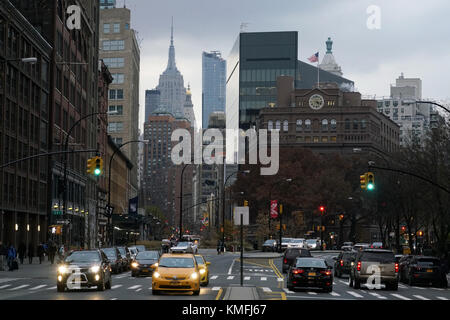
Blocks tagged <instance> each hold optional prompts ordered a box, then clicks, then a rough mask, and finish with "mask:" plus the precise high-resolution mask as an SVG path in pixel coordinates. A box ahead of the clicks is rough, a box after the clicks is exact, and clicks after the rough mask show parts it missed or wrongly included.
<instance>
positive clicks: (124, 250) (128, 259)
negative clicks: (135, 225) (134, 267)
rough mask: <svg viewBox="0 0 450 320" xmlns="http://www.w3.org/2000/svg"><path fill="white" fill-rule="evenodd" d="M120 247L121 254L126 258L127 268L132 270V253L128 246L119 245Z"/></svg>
mask: <svg viewBox="0 0 450 320" xmlns="http://www.w3.org/2000/svg"><path fill="white" fill-rule="evenodd" d="M117 249H119V252H120V255H121V256H122V258H123V260H124V262H125V263H124V265H125V270H130V267H131V261H132V259H131V254H130V251H129V250H128V248H127V247H117Z"/></svg>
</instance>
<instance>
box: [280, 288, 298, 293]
mask: <svg viewBox="0 0 450 320" xmlns="http://www.w3.org/2000/svg"><path fill="white" fill-rule="evenodd" d="M283 290H284V291H285V292H286V293H295V292H294V291H291V290H289V289H288V288H283Z"/></svg>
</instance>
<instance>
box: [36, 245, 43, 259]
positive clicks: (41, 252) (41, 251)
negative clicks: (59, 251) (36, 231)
mask: <svg viewBox="0 0 450 320" xmlns="http://www.w3.org/2000/svg"><path fill="white" fill-rule="evenodd" d="M37 255H38V257H39V264H42V259H43V257H44V246H43V245H42V243H41V244H39V246H38V248H37Z"/></svg>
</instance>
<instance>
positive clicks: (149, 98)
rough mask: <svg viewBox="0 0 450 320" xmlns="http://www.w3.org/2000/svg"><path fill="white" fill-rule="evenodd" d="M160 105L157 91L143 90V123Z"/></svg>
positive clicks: (159, 94)
mask: <svg viewBox="0 0 450 320" xmlns="http://www.w3.org/2000/svg"><path fill="white" fill-rule="evenodd" d="M160 105H161V92H160V91H159V90H156V89H154V90H145V121H144V122H147V121H148V118H149V117H150V116H151V115H152V113H153V112H155V111H156V110H157V109H158V108H159V106H160Z"/></svg>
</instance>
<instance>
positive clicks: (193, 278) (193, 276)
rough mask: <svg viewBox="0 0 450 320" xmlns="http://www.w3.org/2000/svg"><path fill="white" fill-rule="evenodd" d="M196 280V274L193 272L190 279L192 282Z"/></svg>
mask: <svg viewBox="0 0 450 320" xmlns="http://www.w3.org/2000/svg"><path fill="white" fill-rule="evenodd" d="M197 278H198V273H197V272H194V273H193V274H191V279H192V280H196V279H197Z"/></svg>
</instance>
